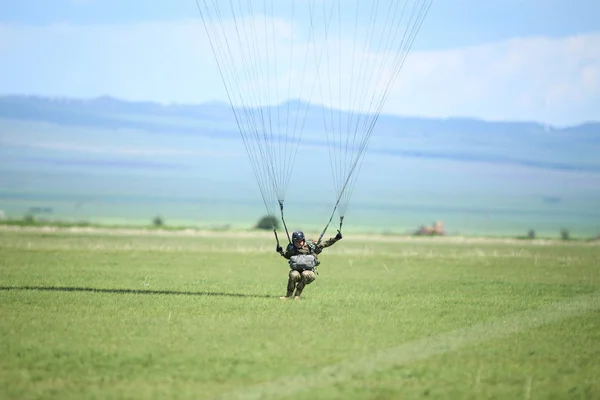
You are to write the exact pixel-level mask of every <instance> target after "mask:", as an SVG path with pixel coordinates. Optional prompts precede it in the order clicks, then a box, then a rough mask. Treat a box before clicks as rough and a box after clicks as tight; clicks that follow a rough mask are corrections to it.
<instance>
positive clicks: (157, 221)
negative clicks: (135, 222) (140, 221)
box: [152, 215, 165, 226]
mask: <svg viewBox="0 0 600 400" xmlns="http://www.w3.org/2000/svg"><path fill="white" fill-rule="evenodd" d="M164 224H165V221H163V219H162V218H161V217H160V216H158V215H157V216H156V217H154V219H153V220H152V225H154V226H163V225H164Z"/></svg>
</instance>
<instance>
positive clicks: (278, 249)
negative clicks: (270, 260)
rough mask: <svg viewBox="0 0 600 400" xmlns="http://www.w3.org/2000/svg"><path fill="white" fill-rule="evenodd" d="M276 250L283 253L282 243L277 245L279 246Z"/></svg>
mask: <svg viewBox="0 0 600 400" xmlns="http://www.w3.org/2000/svg"><path fill="white" fill-rule="evenodd" d="M275 251H276V252H278V253H281V252H282V251H283V248H282V247H281V246H280V245H277V248H276V249H275Z"/></svg>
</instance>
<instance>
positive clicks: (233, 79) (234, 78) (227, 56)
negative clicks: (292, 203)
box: [196, 0, 279, 243]
mask: <svg viewBox="0 0 600 400" xmlns="http://www.w3.org/2000/svg"><path fill="white" fill-rule="evenodd" d="M203 2H204V5H205V9H206V14H205V12H203V11H202V7H201V6H200V3H199V0H196V5H197V7H198V10H199V12H200V16H201V19H202V21H203V24H204V27H205V30H206V33H207V36H208V37H209V42H210V46H211V49H212V51H213V54H214V55H215V59H216V62H217V68H218V70H219V73H220V75H221V79H222V80H223V83H224V86H225V91H226V94H227V97H228V98H229V102H230V104H231V108H232V111H233V113H234V116H235V120H236V124H237V126H238V129H239V131H240V133H241V136H242V139H243V142H244V146H245V148H246V151H247V152H248V154H249V156H250V162H251V165H252V168H253V171H254V174H255V176H256V179H257V182H258V186H259V190H260V192H261V195H262V198H263V202H264V204H265V208H266V210H267V213H268V214H269V215H270V216H274V210H273V207H269V202H268V200H267V199H268V198H269V196H268V194H267V191H266V186H267V185H266V182H265V180H266V176H265V175H266V174H265V173H264V172H265V171H262V170H261V168H260V165H259V161H260V159H259V158H258V157H257V152H256V151H255V150H256V144H255V143H253V142H251V141H250V140H249V139H251V136H250V133H251V132H252V131H254V132H255V134H256V136H258V127H257V125H256V120H257V118H256V116H255V115H254V112H253V110H252V109H251V108H249V107H248V106H247V105H246V103H245V101H244V98H243V96H241V95H239V93H243V90H242V86H241V83H240V79H241V78H240V76H239V74H238V73H237V71H236V70H235V69H234V70H233V72H230V73H227V70H226V69H225V68H224V64H226V61H230V60H231V61H232V60H233V54H232V52H231V47H230V45H229V42H228V40H227V37H226V36H225V35H224V36H225V37H224V38H223V40H222V39H221V37H220V36H219V35H218V32H217V28H216V26H213V30H212V31H211V29H209V23H208V21H207V18H208V19H211V20H212V14H211V12H210V8H209V5H208V3H207V1H206V0H203ZM215 4H216V2H215ZM230 5H231V10H232V14H233V20H234V25H235V27H236V32H237V34H238V38H239V37H240V36H239V30H238V28H239V27H238V24H237V20H236V18H235V12H234V10H233V4H232V3H231V1H230ZM214 13H215V14H216V15H218V16H219V19H220V12H219V10H218V8H217V7H216V6H215V9H214ZM220 20H221V19H220ZM221 26H222V28H223V29H224V27H223V25H222V20H221ZM215 42H217V45H215ZM240 47H242V48H243V46H240ZM217 49H222V50H221V51H218V50H217ZM223 49H227V52H225V50H223ZM244 56H245V54H242V58H243V57H244ZM251 72H254V71H251ZM251 72H250V73H251ZM248 73H249V72H248V70H246V74H248ZM232 87H233V88H234V89H237V92H238V96H239V102H240V103H241V107H240V108H241V112H240V111H238V109H237V108H236V107H235V105H234V104H235V101H234V98H233V97H232V90H231V89H232ZM236 100H237V99H236ZM259 112H260V110H259ZM244 132H250V133H248V135H245V134H244ZM258 150H259V152H260V153H261V154H260V155H261V156H263V157H264V154H262V149H258ZM273 232H274V234H275V239H276V241H277V242H278V243H279V239H278V237H277V231H276V229H275V225H274V223H273Z"/></svg>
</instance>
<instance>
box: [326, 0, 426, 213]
mask: <svg viewBox="0 0 600 400" xmlns="http://www.w3.org/2000/svg"><path fill="white" fill-rule="evenodd" d="M409 2H411V1H410V0H406V1H404V2H403V3H404V4H403V5H401V4H400V3H401V2H400V1H391V2H390V3H388V4H387V5H384V4H383V3H385V2H384V1H382V0H372V1H368V2H366V3H367V5H363V7H366V8H367V10H361V4H360V1H359V0H357V2H356V7H355V8H356V9H355V10H352V11H353V12H354V35H353V36H354V41H353V44H352V47H351V49H352V50H351V57H352V58H351V59H350V64H351V65H352V67H351V69H350V71H349V74H350V79H351V83H352V84H351V85H349V88H348V91H349V94H348V95H347V96H346V98H347V99H348V106H349V107H348V108H349V111H348V113H347V118H346V126H345V127H344V126H342V124H341V122H340V120H341V118H340V119H338V124H339V125H338V127H337V128H336V127H335V125H334V124H333V123H332V122H331V121H332V118H331V117H329V118H327V117H326V116H325V110H324V123H325V132H326V134H327V137H328V149H329V155H330V164H331V167H332V173H333V178H334V187H335V188H336V192H337V196H336V197H338V200H339V201H336V207H334V212H335V210H336V208H337V210H339V213H340V217H341V219H342V220H343V217H344V215H345V211H346V209H347V206H348V204H349V199H350V197H351V195H352V192H353V191H354V188H355V186H356V181H357V178H358V172H359V171H360V169H361V167H362V163H363V161H364V155H365V153H366V149H367V148H368V144H369V142H370V140H371V136H372V132H373V130H374V128H375V126H376V123H377V121H378V120H379V117H380V115H381V111H382V110H383V106H384V104H385V102H386V100H387V98H388V97H389V94H390V92H391V88H392V87H393V84H394V83H395V81H396V79H397V77H398V75H399V73H400V70H401V68H402V66H403V64H404V61H405V59H406V57H407V55H408V53H409V51H410V48H411V47H412V43H413V42H414V39H415V37H416V34H417V33H418V31H419V29H420V27H421V25H422V23H423V20H424V18H425V16H426V14H427V12H428V10H429V8H430V6H431V4H432V0H424V1H419V0H413V1H412V3H413V4H412V6H411V5H410V4H409ZM419 3H420V4H419ZM363 4H364V3H363ZM406 15H408V16H409V17H408V21H407V22H405V23H404V24H402V22H403V20H405V18H406ZM363 16H364V17H365V19H366V21H363V22H365V23H364V24H361V25H360V28H361V29H365V31H364V35H361V37H362V38H363V40H362V45H361V46H362V52H358V50H359V46H358V42H359V40H358V37H359V35H358V33H359V20H360V18H361V17H363ZM382 20H383V21H382ZM338 21H340V19H338ZM378 21H379V22H378ZM340 24H341V22H340ZM365 26H366V28H365ZM403 27H404V28H405V29H402V28H403ZM338 32H339V30H338ZM400 38H401V39H402V40H401V42H400V44H399V45H398V43H397V42H398V41H399V39H400ZM338 44H339V42H338ZM340 47H341V46H339V45H338V48H340ZM396 47H397V48H396ZM394 50H398V51H397V52H394ZM339 54H341V53H338V55H339ZM365 54H367V55H368V56H365ZM341 62H342V59H341V58H340V64H341ZM328 71H329V70H328ZM338 77H339V70H338ZM331 78H332V76H331V74H328V81H329V82H332V80H333V79H331ZM341 82H342V81H341V77H340V79H339V80H338V85H340V87H338V93H341V85H342V83H341ZM355 84H356V85H357V87H356V88H355V87H354V85H355ZM330 93H331V92H330ZM322 100H324V98H323V97H322ZM340 100H341V99H340ZM338 104H339V105H340V106H339V113H340V117H341V112H342V110H343V107H341V102H340V103H338ZM328 120H329V121H330V122H329V123H327V121H328ZM344 128H345V129H344ZM336 129H339V131H338V132H336ZM331 130H333V134H331V135H330V131H331ZM343 132H345V135H343V136H344V137H342V133H343ZM336 138H339V142H336ZM344 142H345V143H344Z"/></svg>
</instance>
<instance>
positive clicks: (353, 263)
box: [0, 230, 600, 400]
mask: <svg viewBox="0 0 600 400" xmlns="http://www.w3.org/2000/svg"><path fill="white" fill-rule="evenodd" d="M272 242H273V240H272V238H269V236H267V235H258V234H257V235H256V237H253V235H252V234H251V233H247V234H245V235H233V234H232V235H230V236H228V235H227V234H226V233H222V234H220V235H217V234H215V235H214V236H211V235H195V236H186V235H180V234H176V233H170V234H169V233H165V234H145V235H142V234H129V235H125V234H113V235H108V234H104V233H102V234H100V233H97V232H93V231H92V232H91V233H85V234H83V233H79V234H73V233H68V232H36V231H17V230H15V231H0V315H1V316H2V318H1V320H0V321H1V322H0V356H1V357H0V398H6V399H13V398H14V399H32V398H44V399H53V398H60V399H68V398H73V399H75V398H77V399H81V398H90V399H91V398H144V399H148V398H161V399H163V398H170V399H178V398H181V399H188V398H194V399H212V398H217V397H218V398H223V399H244V398H247V399H254V398H256V399H258V398H278V399H296V400H297V399H338V398H343V399H396V398H431V399H449V398H450V399H470V398H473V399H475V398H477V399H479V398H506V399H514V398H526V399H528V398H532V399H533V398H536V399H541V398H547V399H553V398H576V399H583V398H587V399H592V398H598V397H600V380H599V379H598V376H600V364H599V363H598V361H597V360H599V359H600V331H599V330H598V326H600V295H599V294H598V293H599V292H598V291H599V290H600V268H598V265H600V246H598V245H597V244H593V243H583V242H559V241H557V242H543V241H517V240H515V241H505V242H503V241H500V240H495V241H492V240H481V241H477V240H469V241H464V242H461V241H459V240H455V241H449V240H447V239H445V238H424V239H419V240H416V239H415V240H394V238H387V240H385V241H384V242H377V241H373V240H370V239H368V238H366V237H360V238H353V237H346V238H344V240H342V241H341V242H339V243H337V244H336V245H335V246H333V247H331V248H329V249H326V250H325V252H324V253H323V255H322V256H321V260H322V266H321V267H320V270H319V272H320V274H319V276H318V278H317V280H316V281H315V282H314V283H313V284H311V285H310V286H308V287H307V289H306V290H305V294H304V298H303V299H302V300H300V301H282V300H279V298H278V296H279V295H281V294H283V291H284V289H285V283H286V281H287V266H286V264H285V262H284V260H283V259H282V258H281V257H279V256H278V255H277V254H276V253H275V252H274V243H272ZM569 299H571V301H572V303H567V305H565V304H563V303H557V302H562V301H567V300H569ZM569 304H570V305H569Z"/></svg>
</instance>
